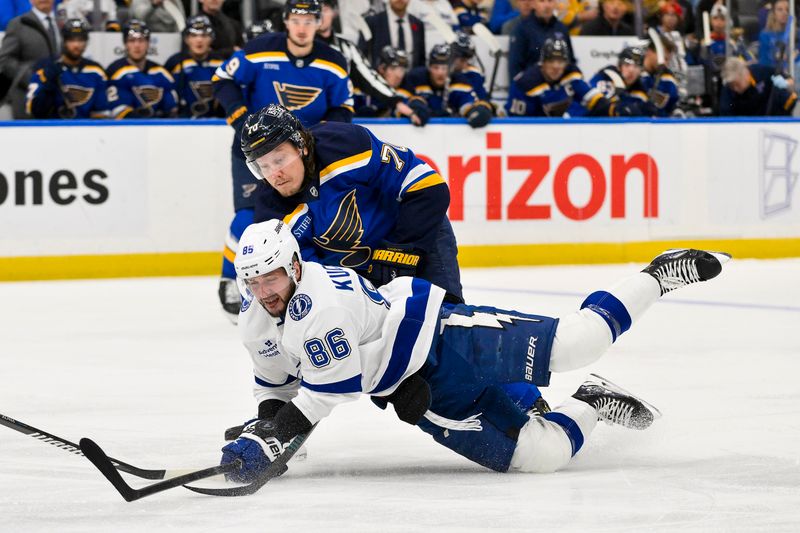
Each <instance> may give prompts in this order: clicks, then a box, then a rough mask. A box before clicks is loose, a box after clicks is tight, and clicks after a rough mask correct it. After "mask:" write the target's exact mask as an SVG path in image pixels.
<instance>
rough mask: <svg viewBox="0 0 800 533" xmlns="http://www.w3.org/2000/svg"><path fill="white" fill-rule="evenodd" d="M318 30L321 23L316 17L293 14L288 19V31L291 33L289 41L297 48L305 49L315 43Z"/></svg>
mask: <svg viewBox="0 0 800 533" xmlns="http://www.w3.org/2000/svg"><path fill="white" fill-rule="evenodd" d="M317 28H319V21H317V17H315V16H314V15H298V14H297V13H291V14H290V15H289V17H288V18H287V19H286V31H287V32H288V33H289V40H290V41H292V43H293V44H294V45H295V46H299V47H305V46H308V45H310V44H311V43H313V42H314V34H315V33H316V32H317Z"/></svg>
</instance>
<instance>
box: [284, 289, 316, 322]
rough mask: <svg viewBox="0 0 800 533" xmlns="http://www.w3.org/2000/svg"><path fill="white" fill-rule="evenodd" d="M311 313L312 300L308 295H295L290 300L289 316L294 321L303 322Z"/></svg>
mask: <svg viewBox="0 0 800 533" xmlns="http://www.w3.org/2000/svg"><path fill="white" fill-rule="evenodd" d="M309 311H311V298H309V297H308V295H307V294H295V295H294V296H293V297H292V299H291V300H289V316H290V317H292V320H295V321H297V320H301V319H302V318H303V317H304V316H306V315H307V314H308V312H309Z"/></svg>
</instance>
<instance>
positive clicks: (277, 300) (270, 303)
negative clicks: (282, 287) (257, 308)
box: [258, 282, 295, 318]
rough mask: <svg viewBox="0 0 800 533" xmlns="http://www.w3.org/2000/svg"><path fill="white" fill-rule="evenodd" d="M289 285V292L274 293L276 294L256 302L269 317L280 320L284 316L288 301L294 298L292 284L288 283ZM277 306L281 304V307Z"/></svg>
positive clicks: (293, 285)
mask: <svg viewBox="0 0 800 533" xmlns="http://www.w3.org/2000/svg"><path fill="white" fill-rule="evenodd" d="M290 284H291V287H290V288H289V290H288V291H287V292H285V293H284V292H283V291H281V292H276V293H274V294H271V295H270V296H268V297H266V298H260V299H259V300H258V303H260V304H261V307H263V308H264V310H265V311H266V312H267V313H268V314H269V315H270V316H272V317H275V318H282V317H283V316H284V315H285V314H286V309H287V306H288V305H289V300H291V299H292V296H294V291H295V284H294V282H290ZM279 304H283V305H279ZM270 307H272V308H273V309H274V311H273V310H271V309H270Z"/></svg>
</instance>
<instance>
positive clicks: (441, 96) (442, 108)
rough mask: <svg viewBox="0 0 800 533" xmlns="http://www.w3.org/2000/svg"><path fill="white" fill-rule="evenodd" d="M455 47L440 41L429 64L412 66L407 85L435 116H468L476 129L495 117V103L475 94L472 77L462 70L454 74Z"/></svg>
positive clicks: (432, 50) (432, 51)
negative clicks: (451, 69)
mask: <svg viewBox="0 0 800 533" xmlns="http://www.w3.org/2000/svg"><path fill="white" fill-rule="evenodd" d="M452 57H453V55H452V50H451V47H450V45H448V44H437V45H435V46H434V47H433V48H431V52H430V54H429V55H428V65H427V66H419V67H414V68H413V69H411V70H410V71H409V72H408V74H407V75H406V79H405V80H404V81H403V88H404V89H405V90H407V91H408V92H409V93H410V94H412V95H413V96H418V97H421V98H424V99H425V101H426V103H427V104H428V107H429V108H430V109H431V114H432V116H434V117H464V118H466V119H467V123H468V124H469V125H470V126H472V127H473V128H482V127H483V126H486V125H487V124H488V123H489V121H491V120H492V115H493V113H494V109H493V108H492V104H490V103H489V102H487V101H486V100H482V99H480V98H479V97H478V95H477V94H476V93H475V90H474V88H473V87H472V84H471V80H470V79H469V78H468V77H467V76H466V75H465V74H463V73H461V72H454V73H452V75H451V72H450V64H451V60H452Z"/></svg>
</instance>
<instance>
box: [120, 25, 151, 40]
mask: <svg viewBox="0 0 800 533" xmlns="http://www.w3.org/2000/svg"><path fill="white" fill-rule="evenodd" d="M130 38H141V39H147V40H148V41H149V40H150V28H148V27H147V24H145V23H144V22H142V21H141V20H138V19H131V20H129V21H128V23H127V24H125V26H124V27H123V28H122V42H123V43H126V42H128V39H130Z"/></svg>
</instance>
